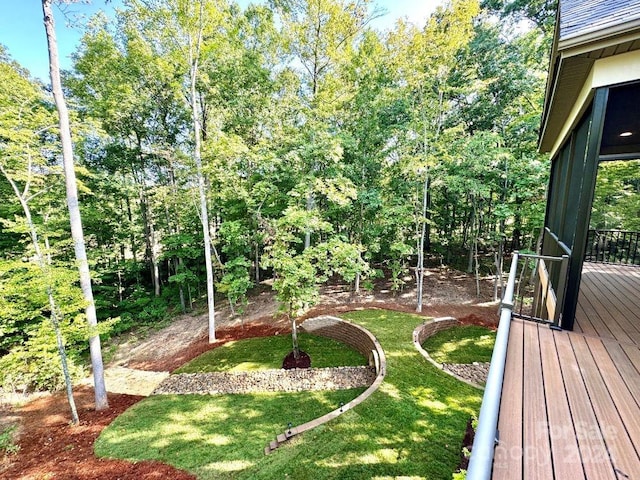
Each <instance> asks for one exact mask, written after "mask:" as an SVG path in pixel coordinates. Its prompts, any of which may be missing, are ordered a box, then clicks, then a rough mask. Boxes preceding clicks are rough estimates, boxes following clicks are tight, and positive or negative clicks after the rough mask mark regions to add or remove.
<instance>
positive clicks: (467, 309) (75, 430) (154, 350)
mask: <svg viewBox="0 0 640 480" xmlns="http://www.w3.org/2000/svg"><path fill="white" fill-rule="evenodd" d="M407 280H408V285H410V284H411V278H409V279H407ZM480 287H481V296H480V297H479V298H478V297H476V283H475V280H474V279H473V278H472V277H470V276H467V275H464V274H461V273H460V272H455V271H452V270H449V269H446V268H433V269H429V271H428V272H427V276H426V278H425V287H424V291H425V298H424V308H423V312H422V315H424V316H425V317H441V316H453V317H456V318H458V319H459V320H460V321H462V322H464V323H474V324H481V325H485V326H495V325H497V321H498V316H497V305H496V304H495V303H492V302H491V301H490V300H491V296H492V293H493V286H492V283H491V282H489V281H483V282H482V283H481V285H480ZM363 308H385V309H390V310H397V311H406V312H414V311H415V289H414V288H411V287H408V288H405V290H404V291H402V292H400V293H399V294H398V295H394V294H393V293H392V292H391V290H390V289H389V287H388V285H387V284H386V283H385V282H382V281H380V282H378V283H377V284H376V285H375V288H374V290H373V291H372V292H363V293H362V294H360V295H354V294H352V293H350V292H349V290H348V288H346V287H345V286H342V285H331V286H328V287H325V288H323V289H322V292H321V301H320V304H319V305H318V306H316V307H314V308H313V309H312V310H311V311H309V312H308V313H307V314H306V315H304V317H302V318H301V320H302V319H303V318H309V317H312V316H315V315H319V314H339V313H341V312H346V311H350V310H354V309H363ZM276 311H277V305H276V302H275V298H274V296H273V294H272V293H271V292H270V290H269V289H268V288H261V289H259V291H258V293H256V294H255V295H252V296H251V299H250V301H249V304H248V305H247V307H246V309H245V312H244V314H243V316H242V317H237V316H236V317H234V316H232V315H231V314H230V312H229V310H228V308H225V307H223V308H219V309H218V312H217V315H216V339H217V340H216V342H215V343H214V344H213V345H212V344H209V342H208V338H207V317H206V315H184V316H180V317H178V318H176V319H175V320H174V321H173V322H172V323H171V325H170V326H168V327H166V328H164V329H162V330H160V331H158V332H155V333H153V334H151V335H149V336H147V337H146V338H142V339H141V338H136V337H135V336H134V335H129V336H128V337H126V338H123V339H122V340H121V341H120V344H119V345H118V348H117V352H116V354H115V355H114V357H113V359H112V360H111V362H110V364H109V365H107V368H122V367H127V368H131V369H138V370H146V371H150V372H170V371H173V370H175V369H176V368H178V367H179V366H181V365H182V364H184V363H185V362H187V361H189V360H191V359H193V358H195V357H197V356H198V355H200V354H201V353H203V352H205V351H207V350H209V349H211V348H214V347H215V346H218V345H221V344H223V343H226V342H228V341H230V340H235V339H240V338H250V337H256V336H265V335H274V334H281V333H288V331H289V325H288V322H286V321H285V320H284V319H283V318H282V317H281V316H278V315H276ZM409 341H410V339H409ZM135 393H136V392H135V391H131V392H129V394H114V393H110V395H109V409H107V410H105V411H102V412H95V411H94V410H93V408H92V402H93V389H92V388H90V387H87V386H80V387H77V388H76V389H75V390H74V395H75V400H76V403H77V405H78V413H79V415H80V419H81V423H80V425H79V426H76V427H73V426H70V425H69V413H68V412H69V407H68V404H67V402H66V398H65V396H64V394H63V393H62V392H60V393H56V394H54V395H48V396H45V397H42V398H38V399H36V400H34V401H31V402H30V403H27V404H26V405H24V406H22V407H20V408H10V407H8V406H7V405H4V406H2V405H0V425H2V424H3V423H5V424H6V423H7V422H8V421H11V422H16V423H17V424H18V425H19V430H18V431H19V435H18V440H17V443H18V445H19V447H20V450H19V451H18V452H17V453H16V454H11V455H7V456H5V457H4V458H3V459H1V460H0V478H3V479H4V478H6V479H21V480H35V479H52V478H60V479H65V480H114V479H123V480H127V479H131V480H133V479H135V480H143V479H165V478H171V479H175V480H183V479H192V478H195V477H193V476H192V475H190V474H188V473H186V472H182V471H179V470H176V469H174V468H173V467H170V466H168V465H164V464H160V463H158V462H138V463H130V462H125V461H121V460H107V459H98V458H96V457H95V456H94V455H93V443H94V441H95V439H96V438H97V437H98V435H99V434H100V432H101V431H102V429H103V428H105V427H106V426H107V425H108V424H109V423H110V422H111V421H112V420H113V419H114V418H116V417H117V416H118V415H120V413H122V412H123V411H124V410H126V409H127V408H128V407H130V406H131V405H133V404H135V403H136V402H138V401H139V400H141V399H142V398H143V397H142V396H140V395H135Z"/></svg>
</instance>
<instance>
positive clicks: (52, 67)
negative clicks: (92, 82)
mask: <svg viewBox="0 0 640 480" xmlns="http://www.w3.org/2000/svg"><path fill="white" fill-rule="evenodd" d="M51 4H52V0H42V13H43V16H44V28H45V32H46V34H47V45H48V49H49V74H50V77H51V87H52V92H53V98H54V100H55V104H56V109H57V110H58V122H59V128H60V142H61V144H62V161H63V165H64V175H65V184H66V190H67V206H68V208H69V219H70V224H71V236H72V238H73V245H74V250H75V256H76V261H77V262H78V271H79V273H80V288H81V289H82V293H83V296H84V298H85V300H86V302H87V307H86V311H85V312H86V316H87V322H88V324H89V328H90V337H89V349H90V355H91V366H92V369H93V380H94V386H95V388H94V393H95V407H96V410H104V409H106V408H108V407H109V401H108V399H107V389H106V386H105V383H104V367H103V364H102V351H101V347H100V336H99V335H98V333H97V328H96V327H97V325H98V318H97V315H96V305H95V302H94V299H93V290H92V288H91V273H90V272H89V263H88V261H87V252H86V248H85V242H84V233H83V230H82V218H81V215H80V205H79V202H78V186H77V183H76V174H75V169H74V159H73V143H72V140H71V124H70V121H69V111H68V109H67V104H66V101H65V98H64V93H63V91H62V82H61V79H60V63H59V60H58V43H57V41H56V31H55V22H54V18H53V11H52V8H51Z"/></svg>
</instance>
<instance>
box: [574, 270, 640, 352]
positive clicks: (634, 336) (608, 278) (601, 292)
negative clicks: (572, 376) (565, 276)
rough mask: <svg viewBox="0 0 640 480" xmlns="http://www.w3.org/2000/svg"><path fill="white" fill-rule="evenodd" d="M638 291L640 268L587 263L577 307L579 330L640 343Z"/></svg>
mask: <svg viewBox="0 0 640 480" xmlns="http://www.w3.org/2000/svg"><path fill="white" fill-rule="evenodd" d="M638 292H640V269H638V268H634V267H627V266H617V265H603V264H592V263H585V264H584V267H583V273H582V282H581V286H580V297H579V300H578V308H577V309H576V324H577V325H578V329H576V330H580V331H583V332H585V333H593V330H595V331H596V332H597V335H598V336H601V337H604V338H614V339H616V340H618V341H620V342H633V343H635V344H637V345H640V295H639V293H638ZM589 324H591V326H593V329H591V328H590V325H589ZM607 331H608V332H609V333H607Z"/></svg>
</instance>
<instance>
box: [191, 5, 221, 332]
mask: <svg viewBox="0 0 640 480" xmlns="http://www.w3.org/2000/svg"><path fill="white" fill-rule="evenodd" d="M203 9H204V5H203V3H202V1H200V14H199V18H198V38H197V39H196V43H195V45H194V44H193V38H190V39H189V40H190V42H189V65H190V67H191V68H190V72H189V76H190V78H189V80H190V86H189V97H190V100H191V116H192V119H191V120H192V122H193V135H194V143H195V145H194V152H193V156H194V160H195V163H196V171H197V176H198V193H199V195H200V214H201V220H202V235H203V237H204V262H205V267H206V270H207V306H208V312H209V316H208V318H209V343H213V342H215V340H216V320H215V319H216V307H215V299H214V290H213V265H212V264H211V234H210V232H209V212H208V207H207V196H206V192H205V184H204V172H203V171H202V154H201V151H202V145H201V129H202V126H201V122H200V109H199V108H198V95H197V92H196V80H197V78H198V57H199V56H200V46H201V44H202V29H203V26H202V21H203V15H204V11H203Z"/></svg>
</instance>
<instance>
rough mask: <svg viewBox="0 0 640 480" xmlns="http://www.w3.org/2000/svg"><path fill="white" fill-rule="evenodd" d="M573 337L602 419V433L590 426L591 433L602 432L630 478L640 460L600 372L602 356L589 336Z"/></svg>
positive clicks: (639, 467) (620, 468)
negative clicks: (594, 351)
mask: <svg viewBox="0 0 640 480" xmlns="http://www.w3.org/2000/svg"><path fill="white" fill-rule="evenodd" d="M570 338H571V345H572V346H573V349H574V352H575V354H576V358H577V359H578V366H579V368H580V372H581V373H582V377H583V379H584V384H585V387H586V389H587V392H588V393H589V397H588V398H589V400H590V403H591V404H592V406H593V410H594V412H595V414H596V417H597V419H598V425H599V432H600V433H599V434H598V433H597V432H598V431H597V430H595V429H593V430H591V429H590V430H589V433H588V434H589V435H594V436H596V435H601V436H602V437H603V438H604V441H605V443H606V445H607V449H608V450H609V454H610V457H611V461H612V462H613V466H614V468H615V469H616V471H618V472H619V473H620V472H621V474H622V476H623V477H624V476H625V475H626V478H631V475H633V474H634V473H635V472H639V471H640V461H639V459H638V456H637V454H636V453H635V449H634V447H633V443H632V442H631V439H630V438H629V435H628V434H627V431H626V428H625V425H624V423H623V422H622V419H621V418H620V414H619V412H618V410H617V407H616V404H615V403H614V398H613V397H612V396H611V393H610V392H609V390H608V389H607V385H606V384H605V382H604V380H603V378H602V375H601V373H600V369H599V366H598V365H599V364H600V363H601V362H602V359H601V358H598V362H596V361H595V359H594V358H593V356H592V353H591V350H590V349H589V346H588V344H587V342H588V341H589V338H588V337H583V336H578V335H574V336H572V337H570ZM598 341H599V340H598ZM595 459H596V460H597V461H598V460H599V461H602V462H604V461H605V458H598V457H597V456H596V457H595Z"/></svg>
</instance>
